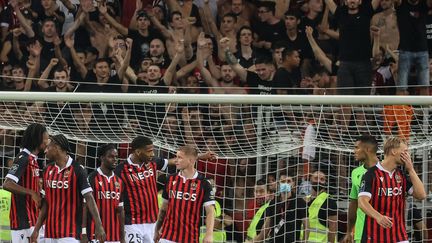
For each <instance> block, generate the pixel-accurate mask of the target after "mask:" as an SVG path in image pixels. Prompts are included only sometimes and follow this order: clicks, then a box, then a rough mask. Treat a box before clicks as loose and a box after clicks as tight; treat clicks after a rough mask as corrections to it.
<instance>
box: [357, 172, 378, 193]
mask: <svg viewBox="0 0 432 243" xmlns="http://www.w3.org/2000/svg"><path fill="white" fill-rule="evenodd" d="M373 180H374V173H373V170H368V171H367V172H366V173H365V174H364V176H363V178H362V180H361V183H360V188H359V194H358V196H359V197H361V196H366V197H369V198H372V189H373V188H372V183H373Z"/></svg>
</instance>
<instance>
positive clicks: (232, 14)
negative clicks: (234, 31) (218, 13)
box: [222, 12, 237, 23]
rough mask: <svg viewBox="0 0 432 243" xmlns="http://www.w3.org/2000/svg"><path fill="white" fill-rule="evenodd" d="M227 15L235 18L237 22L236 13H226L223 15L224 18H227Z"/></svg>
mask: <svg viewBox="0 0 432 243" xmlns="http://www.w3.org/2000/svg"><path fill="white" fill-rule="evenodd" d="M226 17H228V18H233V19H234V22H235V23H237V16H236V15H235V14H234V13H231V12H230V13H226V14H224V15H223V16H222V19H224V18H226Z"/></svg>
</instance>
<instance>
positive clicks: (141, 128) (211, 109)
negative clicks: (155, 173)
mask: <svg viewBox="0 0 432 243" xmlns="http://www.w3.org/2000/svg"><path fill="white" fill-rule="evenodd" d="M431 105H432V97H424V96H313V95H306V96H300V95H291V96H285V95H283V96H282V95H281V96H259V95H196V94H194V95H191V94H145V95H144V94H109V93H56V92H53V93H46V92H0V140H1V142H0V154H1V155H2V162H3V163H2V164H1V166H2V169H3V170H4V171H3V174H2V175H1V176H2V178H0V179H1V180H3V179H4V175H5V173H6V170H7V169H6V161H7V160H8V159H9V160H10V159H11V158H13V157H14V155H15V154H16V151H17V148H18V147H19V139H20V136H21V133H22V130H23V129H24V128H25V127H26V126H27V125H28V124H30V123H33V122H39V123H42V124H44V125H45V126H46V127H47V128H48V129H49V131H50V133H53V134H55V133H62V134H64V135H66V136H67V137H68V138H69V139H70V141H71V143H72V144H73V146H72V147H73V149H72V150H73V154H74V156H75V158H76V159H77V160H78V161H80V162H81V163H83V164H84V165H85V166H86V167H87V168H88V169H90V170H91V169H94V168H96V166H97V158H96V154H97V147H98V146H99V145H100V144H102V143H108V142H110V143H115V144H118V146H119V151H120V157H121V159H124V158H125V157H126V156H127V154H128V153H129V148H128V143H129V142H130V141H131V140H132V139H133V138H134V137H135V136H137V135H143V136H147V137H150V138H151V139H152V140H153V142H154V144H155V145H156V147H157V150H158V153H156V154H158V155H161V156H167V157H173V156H174V154H175V153H174V152H175V149H176V148H178V147H179V146H181V145H184V144H192V145H194V146H196V147H197V148H198V149H199V151H200V152H205V151H208V150H211V151H214V152H216V153H217V154H218V159H217V160H215V161H206V162H202V161H199V162H198V164H197V168H198V169H199V170H200V171H202V172H203V173H205V174H206V175H207V176H208V177H211V178H213V179H214V180H215V183H216V189H217V195H218V199H219V200H220V201H221V207H222V209H223V210H222V211H223V212H224V213H225V215H222V216H221V217H232V218H233V222H234V223H233V226H232V228H233V230H229V227H227V229H226V230H227V233H229V232H231V231H233V232H234V233H235V234H232V235H230V236H229V237H234V238H235V237H237V238H238V237H241V235H243V236H245V235H247V228H246V226H247V224H248V222H249V221H250V220H251V219H250V215H252V216H253V212H254V210H255V209H254V206H253V205H254V201H255V198H256V195H255V194H254V191H255V184H256V181H258V180H260V179H263V178H265V179H266V183H267V185H268V187H269V188H271V189H272V190H275V193H273V194H272V195H277V192H278V188H277V183H275V182H274V181H273V177H275V179H276V180H279V179H280V178H281V177H282V178H285V175H286V176H288V179H289V180H290V179H292V180H293V181H295V182H296V183H297V185H296V186H295V187H294V189H293V191H297V192H301V193H303V194H302V196H306V194H308V193H309V191H310V186H308V183H307V180H308V179H309V177H308V173H309V172H312V171H314V170H320V171H323V172H324V173H325V174H326V176H327V181H328V185H329V186H328V189H329V192H330V194H331V195H332V198H334V199H335V200H336V202H337V206H338V214H337V216H338V219H339V222H338V235H339V237H341V236H343V234H345V229H344V227H346V211H347V205H348V201H349V199H348V194H349V191H350V186H351V183H350V178H349V177H350V172H351V171H352V169H354V168H355V167H357V166H358V162H356V161H355V160H354V158H353V154H352V151H353V146H354V142H355V140H356V138H357V137H359V136H360V135H363V134H369V135H373V136H375V138H376V139H377V140H378V141H379V145H380V153H381V149H382V142H383V141H384V139H385V138H386V137H387V136H389V135H395V136H403V137H406V138H407V139H409V144H410V151H411V154H412V157H413V161H414V164H415V168H416V170H417V172H418V174H419V176H420V177H421V178H422V181H423V182H424V184H425V186H426V189H427V192H429V190H430V189H431V188H430V183H431V180H432V177H431V176H430V171H431V169H430V168H429V161H430V152H431V145H432V139H431V135H430V132H431V127H430V124H429V117H430V115H429V110H430V109H431ZM170 172H171V173H173V172H175V171H173V170H171V171H170ZM269 194H271V193H269ZM414 204H416V205H417V207H418V208H420V209H422V215H423V219H424V222H425V223H426V221H427V220H426V219H427V217H426V216H427V211H428V210H430V209H431V205H430V203H429V202H427V201H424V202H422V203H418V202H414ZM429 227H430V226H428V228H429ZM298 230H300V229H298Z"/></svg>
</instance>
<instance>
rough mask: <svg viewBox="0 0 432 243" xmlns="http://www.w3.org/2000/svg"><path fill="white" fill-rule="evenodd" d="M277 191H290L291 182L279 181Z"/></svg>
mask: <svg viewBox="0 0 432 243" xmlns="http://www.w3.org/2000/svg"><path fill="white" fill-rule="evenodd" d="M279 192H280V193H288V192H291V184H289V183H280V184H279Z"/></svg>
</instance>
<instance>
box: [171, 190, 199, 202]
mask: <svg viewBox="0 0 432 243" xmlns="http://www.w3.org/2000/svg"><path fill="white" fill-rule="evenodd" d="M169 197H170V198H175V199H180V200H186V201H192V202H195V201H196V197H197V195H196V193H189V192H179V191H173V190H170V193H169Z"/></svg>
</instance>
